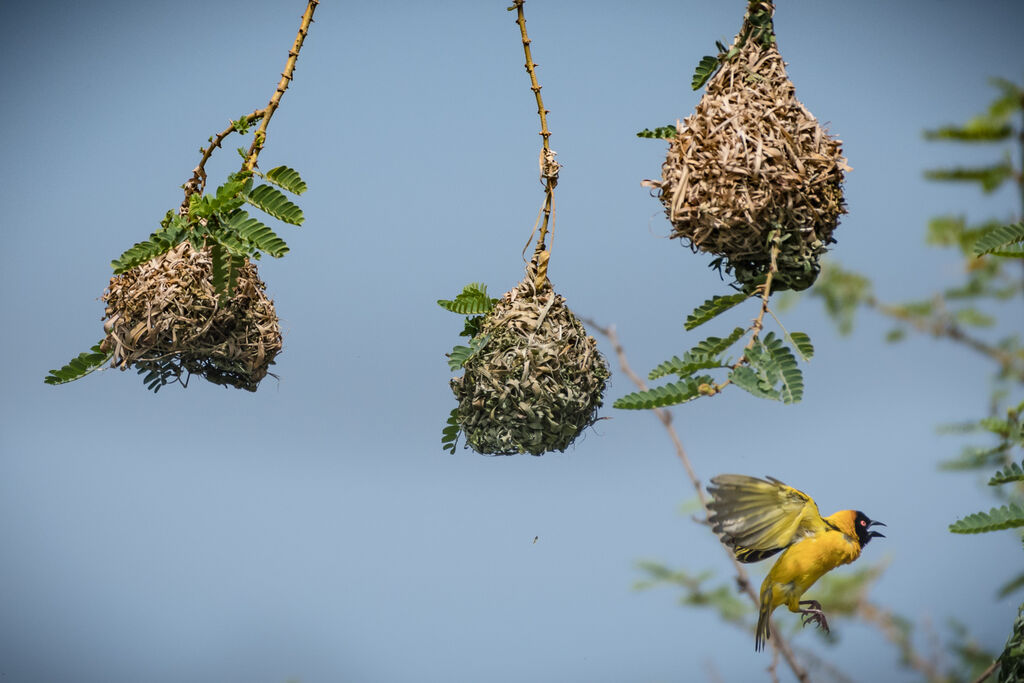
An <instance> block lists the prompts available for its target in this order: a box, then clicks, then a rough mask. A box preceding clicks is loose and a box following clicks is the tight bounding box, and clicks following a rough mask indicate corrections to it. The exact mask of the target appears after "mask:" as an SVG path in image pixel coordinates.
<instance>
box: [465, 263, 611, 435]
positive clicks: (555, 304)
mask: <svg viewBox="0 0 1024 683" xmlns="http://www.w3.org/2000/svg"><path fill="white" fill-rule="evenodd" d="M535 281H536V269H535V266H534V264H532V263H531V264H530V267H528V268H527V273H526V278H525V279H524V280H523V281H522V282H521V283H520V284H519V286H518V287H516V288H515V289H513V290H511V291H509V292H507V293H506V294H505V296H504V297H502V299H501V300H500V301H498V303H497V304H496V305H495V307H494V309H493V310H492V311H491V312H490V313H489V314H488V315H487V316H486V318H485V319H484V321H483V324H482V327H481V331H480V333H479V335H478V336H477V337H476V339H480V338H484V339H486V343H484V345H483V346H482V347H481V348H480V350H479V351H477V352H476V353H475V354H474V355H472V356H471V357H470V358H469V359H468V360H467V361H466V363H465V366H464V368H465V371H466V372H465V374H464V375H463V376H462V377H456V378H454V379H452V381H451V387H452V391H453V392H454V393H455V397H456V398H457V399H458V401H459V406H458V410H457V413H456V414H457V420H458V423H459V427H460V428H461V429H462V432H463V434H465V436H466V442H467V443H468V444H469V446H470V447H471V448H472V449H473V450H475V451H477V452H478V453H483V454H490V455H512V454H515V453H530V454H532V455H543V454H544V453H546V452H548V451H564V450H565V449H566V448H567V447H568V446H569V445H570V444H571V443H572V442H573V441H574V440H575V439H576V437H577V436H579V434H580V433H581V432H582V431H583V430H584V429H586V428H587V427H589V426H590V425H592V424H594V422H595V421H596V420H597V416H596V415H597V409H598V408H599V407H600V406H601V403H602V395H603V393H604V387H605V382H606V380H607V379H608V376H609V372H608V365H607V363H606V362H605V359H604V357H603V356H602V355H601V354H600V352H599V351H598V350H597V342H596V341H595V340H594V338H593V337H591V336H588V335H587V332H586V330H585V329H584V327H583V324H582V323H581V322H580V321H579V319H578V318H576V316H575V315H573V313H572V311H570V310H569V308H568V307H567V306H566V305H565V298H564V297H562V296H560V295H559V294H556V293H555V291H554V289H553V288H552V287H551V284H550V283H549V282H548V281H547V280H546V279H544V284H543V286H542V287H540V288H539V289H538V287H537V285H536V284H535Z"/></svg>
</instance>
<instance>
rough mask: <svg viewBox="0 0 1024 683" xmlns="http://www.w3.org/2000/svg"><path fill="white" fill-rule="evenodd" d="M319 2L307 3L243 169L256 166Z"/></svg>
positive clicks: (309, 0)
mask: <svg viewBox="0 0 1024 683" xmlns="http://www.w3.org/2000/svg"><path fill="white" fill-rule="evenodd" d="M319 4H320V0H308V2H307V4H306V11H305V12H303V13H302V23H301V24H299V32H298V34H296V36H295V42H294V43H292V49H291V50H289V51H288V61H287V62H286V63H285V66H284V71H283V72H281V80H280V81H278V82H277V89H276V90H274V94H273V95H272V96H271V98H270V103H269V104H267V106H266V107H265V108H264V109H263V119H262V120H261V121H260V127H259V129H258V130H257V131H256V134H255V135H254V136H253V140H252V145H250V146H249V154H248V155H247V156H246V159H245V163H244V164H243V165H242V170H243V171H251V170H253V169H254V168H256V161H257V160H258V159H259V156H260V152H261V151H262V150H263V145H264V143H265V142H266V140H267V126H268V125H269V124H270V119H271V118H272V117H273V116H274V112H275V111H277V107H278V105H280V104H281V97H283V96H284V91H285V90H287V89H288V84H289V83H291V80H292V74H293V73H295V62H297V61H298V59H299V50H301V49H302V43H303V41H304V40H306V34H307V33H309V25H310V24H312V23H313V11H314V10H316V6H317V5H319Z"/></svg>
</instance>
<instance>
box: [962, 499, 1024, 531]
mask: <svg viewBox="0 0 1024 683" xmlns="http://www.w3.org/2000/svg"><path fill="white" fill-rule="evenodd" d="M1021 526H1024V507H1021V506H1020V505H1018V504H1016V503H1010V504H1009V505H1004V506H1002V507H1001V508H992V509H991V510H990V511H989V512H975V513H974V514H972V515H967V516H966V517H964V518H963V519H958V520H957V521H955V522H953V523H952V524H950V525H949V530H950V531H952V532H953V533H954V534H980V533H985V532H989V531H1000V530H1002V529H1013V528H1016V527H1021Z"/></svg>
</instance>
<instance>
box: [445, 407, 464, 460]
mask: <svg viewBox="0 0 1024 683" xmlns="http://www.w3.org/2000/svg"><path fill="white" fill-rule="evenodd" d="M458 415H459V409H458V408H452V412H451V413H449V414H448V421H447V422H446V423H445V425H444V429H442V430H441V448H442V449H443V450H446V451H448V452H449V453H451V454H452V455H455V446H456V444H458V442H459V434H460V433H461V432H462V428H461V427H460V426H459V418H458Z"/></svg>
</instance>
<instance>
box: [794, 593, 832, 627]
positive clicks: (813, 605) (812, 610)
mask: <svg viewBox="0 0 1024 683" xmlns="http://www.w3.org/2000/svg"><path fill="white" fill-rule="evenodd" d="M800 604H801V605H807V609H802V610H800V614H802V615H804V617H803V625H804V626H807V624H817V626H818V628H820V629H821V630H822V631H824V632H825V633H828V632H829V630H828V620H827V619H825V612H823V611H822V609H821V603H820V602H818V601H817V600H801V601H800Z"/></svg>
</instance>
